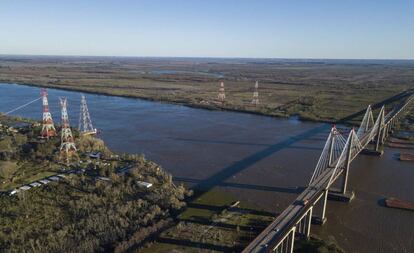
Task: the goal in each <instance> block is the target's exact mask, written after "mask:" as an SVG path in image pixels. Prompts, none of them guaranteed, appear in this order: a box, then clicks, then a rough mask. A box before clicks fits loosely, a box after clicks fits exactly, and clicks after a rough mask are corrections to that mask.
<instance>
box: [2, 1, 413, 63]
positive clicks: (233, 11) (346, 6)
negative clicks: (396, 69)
mask: <svg viewBox="0 0 414 253" xmlns="http://www.w3.org/2000/svg"><path fill="white" fill-rule="evenodd" d="M0 54H30V55H96V56H143V57H147V56H148V57H151V56H157V57H159V56H160V57H164V56H165V57H253V58H335V59H339V58H340V59H414V1H413V0H407V1H403V0H357V1H354V0H285V1H278V0H187V1H184V0H181V1H179V0H164V1H161V0H148V1H140V0H135V1H132V0H130V1H128V0H116V1H115V0H114V1H105V0H70V1H69V0H67V1H63V0H62V1H60V0H59V1H56V0H41V1H39V0H0Z"/></svg>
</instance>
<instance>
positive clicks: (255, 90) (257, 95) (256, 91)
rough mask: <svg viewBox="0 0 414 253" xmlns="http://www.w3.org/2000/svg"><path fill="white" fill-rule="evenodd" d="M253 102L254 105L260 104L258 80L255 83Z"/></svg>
mask: <svg viewBox="0 0 414 253" xmlns="http://www.w3.org/2000/svg"><path fill="white" fill-rule="evenodd" d="M252 104H253V105H258V104H259V82H258V81H256V83H255V84H254V92H253V100H252Z"/></svg>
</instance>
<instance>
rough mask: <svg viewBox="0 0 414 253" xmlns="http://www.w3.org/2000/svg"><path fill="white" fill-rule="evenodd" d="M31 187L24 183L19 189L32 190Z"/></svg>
mask: <svg viewBox="0 0 414 253" xmlns="http://www.w3.org/2000/svg"><path fill="white" fill-rule="evenodd" d="M30 189H32V187H30V186H28V185H24V186H22V187H20V188H19V190H21V191H27V190H30Z"/></svg>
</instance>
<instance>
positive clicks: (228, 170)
mask: <svg viewBox="0 0 414 253" xmlns="http://www.w3.org/2000/svg"><path fill="white" fill-rule="evenodd" d="M413 93H414V89H413V90H409V91H404V92H401V93H399V94H397V95H395V96H392V97H390V98H387V99H385V100H383V101H381V102H378V103H376V104H373V105H372V108H373V109H378V108H380V107H381V106H383V105H388V104H391V103H394V102H396V101H399V100H401V99H404V98H407V97H409V96H410V95H411V94H413ZM365 110H366V109H365V108H364V109H363V110H361V111H359V112H356V113H353V114H351V115H349V116H346V117H344V118H342V119H340V120H339V121H338V122H337V123H341V124H349V123H350V122H351V121H352V120H354V119H355V118H357V117H360V116H362V115H364V113H365ZM330 127H331V126H330V125H329V124H323V125H321V126H318V127H315V128H312V129H309V130H307V131H305V132H302V133H300V134H298V135H295V136H291V137H288V138H286V139H285V140H283V141H280V142H278V143H275V144H272V145H267V146H265V148H264V149H262V150H261V151H259V152H256V153H254V154H252V155H250V156H248V157H246V158H244V159H242V160H240V161H237V162H235V163H233V164H232V165H230V166H228V167H225V168H223V169H221V170H220V171H218V172H217V173H215V174H213V175H211V176H210V177H208V178H206V179H204V180H195V179H188V178H187V179H186V178H181V179H182V181H192V183H195V185H194V186H193V187H192V189H194V190H196V191H195V194H194V195H193V196H192V198H191V199H190V202H191V201H192V200H195V199H197V198H198V197H200V196H201V195H202V194H203V193H204V192H207V191H210V190H211V189H213V188H214V187H216V186H230V187H240V188H245V189H254V190H267V191H277V192H287V193H297V194H298V193H300V192H301V191H302V190H303V188H300V187H297V188H281V187H277V186H260V185H247V184H237V183H226V182H225V181H226V180H228V179H230V178H232V177H233V176H234V175H236V174H238V173H240V172H242V171H243V170H245V169H247V168H249V167H250V166H252V165H254V164H255V163H257V162H259V161H261V160H263V159H265V158H267V157H269V156H271V155H273V154H275V153H277V152H279V151H281V150H283V149H286V148H289V147H292V146H294V144H296V143H298V142H299V141H302V140H305V139H309V138H315V136H316V135H318V134H321V133H326V134H328V132H329V130H330ZM234 144H236V143H234ZM239 144H243V145H260V146H261V145H262V144H252V143H239ZM177 179H178V180H179V178H177Z"/></svg>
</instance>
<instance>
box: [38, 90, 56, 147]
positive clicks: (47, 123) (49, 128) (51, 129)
mask: <svg viewBox="0 0 414 253" xmlns="http://www.w3.org/2000/svg"><path fill="white" fill-rule="evenodd" d="M40 94H41V96H42V102H43V117H42V119H43V124H42V131H41V133H40V136H41V137H42V138H47V139H49V137H53V136H56V129H55V126H54V125H53V119H52V114H51V113H50V111H49V102H48V100H47V91H46V89H42V90H41V92H40Z"/></svg>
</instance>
